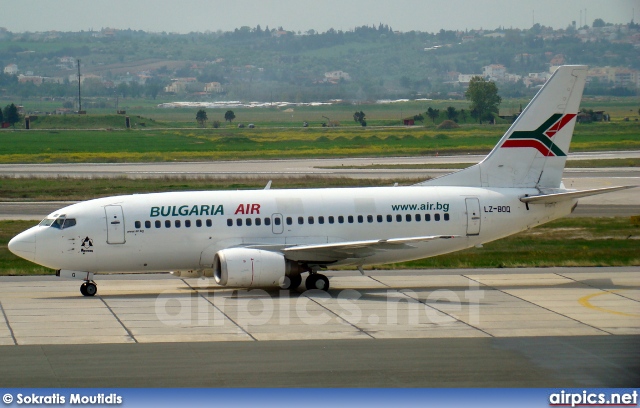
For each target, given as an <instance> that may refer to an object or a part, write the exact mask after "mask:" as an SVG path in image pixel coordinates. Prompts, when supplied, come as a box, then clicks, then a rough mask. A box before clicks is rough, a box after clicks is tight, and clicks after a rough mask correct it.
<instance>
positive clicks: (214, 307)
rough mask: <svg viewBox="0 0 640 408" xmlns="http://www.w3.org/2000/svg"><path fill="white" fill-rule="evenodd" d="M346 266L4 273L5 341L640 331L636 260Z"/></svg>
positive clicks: (0, 292)
mask: <svg viewBox="0 0 640 408" xmlns="http://www.w3.org/2000/svg"><path fill="white" fill-rule="evenodd" d="M341 273H343V272H332V274H333V275H334V276H331V282H332V285H333V286H332V289H331V290H330V291H329V293H319V292H313V291H309V292H304V291H303V290H302V289H301V290H299V291H297V292H293V293H290V292H287V291H282V290H278V289H276V290H270V291H265V290H262V289H256V290H236V289H227V288H221V287H218V286H216V285H214V284H211V280H210V279H194V280H182V279H167V278H166V276H162V275H145V276H142V277H139V276H135V275H133V276H128V275H115V276H108V277H105V279H104V280H103V281H102V280H100V279H99V277H98V278H97V280H98V284H99V294H98V295H97V296H96V297H95V298H83V297H80V295H79V293H78V283H77V282H74V281H71V282H70V281H64V280H58V279H55V278H51V277H24V278H0V283H2V285H0V303H1V304H2V307H3V311H4V314H3V315H2V316H3V317H2V319H0V345H11V344H14V341H13V337H12V334H13V335H14V336H15V338H16V340H17V343H18V344H65V343H68V344H82V343H83V342H86V343H90V344H91V343H131V342H142V343H144V342H149V343H159V342H207V341H254V340H258V341H264V340H311V339H365V338H366V339H373V338H378V339H392V338H398V339H400V338H407V339H411V338H416V339H418V338H447V337H489V336H494V337H521V336H527V337H531V336H534V337H535V336H578V335H585V336H593V335H601V336H609V335H623V334H638V333H639V332H640V319H639V318H638V317H640V300H638V298H640V268H635V269H633V268H620V269H615V268H613V269H612V268H607V269H600V268H590V269H584V268H580V269H579V270H567V268H562V269H561V271H560V273H554V272H553V269H550V268H546V269H540V270H536V269H527V270H525V271H521V270H495V269H494V270H489V271H481V270H473V271H464V270H463V271H459V272H457V273H451V272H450V271H444V272H442V274H440V275H438V274H434V273H433V271H430V273H429V274H424V273H420V272H419V271H409V272H404V273H405V274H406V275H401V274H398V273H397V271H367V275H368V276H360V275H359V274H357V273H355V274H354V273H353V272H351V271H348V272H345V276H340V274H341ZM436 273H437V271H436ZM5 315H6V321H5V319H4V316H5Z"/></svg>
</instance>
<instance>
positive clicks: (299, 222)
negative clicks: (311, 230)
mask: <svg viewBox="0 0 640 408" xmlns="http://www.w3.org/2000/svg"><path fill="white" fill-rule="evenodd" d="M298 224H300V225H302V224H304V217H298Z"/></svg>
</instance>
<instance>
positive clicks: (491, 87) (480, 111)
mask: <svg viewBox="0 0 640 408" xmlns="http://www.w3.org/2000/svg"><path fill="white" fill-rule="evenodd" d="M464 97H465V98H467V99H468V100H470V101H471V107H470V109H471V112H472V115H473V113H474V111H475V116H474V117H476V118H477V119H478V122H479V123H481V124H482V120H483V119H488V118H489V116H490V117H491V118H493V116H494V115H493V114H495V115H497V114H498V111H499V110H498V105H500V102H502V98H500V96H498V87H497V86H496V84H495V82H492V81H487V80H485V79H484V78H482V77H479V76H475V77H473V78H471V81H469V88H468V89H467V91H466V92H465V93H464Z"/></svg>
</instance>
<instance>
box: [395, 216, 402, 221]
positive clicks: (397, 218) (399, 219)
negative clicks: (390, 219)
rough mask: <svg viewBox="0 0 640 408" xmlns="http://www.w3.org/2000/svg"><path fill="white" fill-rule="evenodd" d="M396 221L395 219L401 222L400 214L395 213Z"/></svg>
mask: <svg viewBox="0 0 640 408" xmlns="http://www.w3.org/2000/svg"><path fill="white" fill-rule="evenodd" d="M396 221H397V222H402V215H400V214H397V215H396Z"/></svg>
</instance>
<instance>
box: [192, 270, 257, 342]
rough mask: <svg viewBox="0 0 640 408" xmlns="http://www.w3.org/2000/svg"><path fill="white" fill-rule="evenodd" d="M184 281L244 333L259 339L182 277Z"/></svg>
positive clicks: (254, 339)
mask: <svg viewBox="0 0 640 408" xmlns="http://www.w3.org/2000/svg"><path fill="white" fill-rule="evenodd" d="M180 280H181V281H182V282H184V284H185V285H187V286H188V287H189V288H191V290H193V291H194V292H195V293H196V294H197V295H198V296H199V297H201V298H202V299H204V300H205V301H206V302H207V303H209V304H210V305H211V306H213V308H214V309H216V310H217V311H219V312H220V313H222V315H223V316H224V317H226V318H227V319H229V321H230V322H231V323H233V324H235V325H236V327H238V329H240V330H242V332H243V333H244V334H246V335H247V336H249V337H250V338H251V339H252V340H253V341H258V339H256V338H255V337H254V336H253V335H252V334H251V333H249V332H248V331H247V330H246V329H245V328H244V327H242V326H241V325H240V324H238V322H236V321H235V320H233V319H232V318H231V316H229V315H228V314H226V313H225V312H224V310H222V309H220V308H219V307H218V306H216V304H215V303H213V302H212V301H211V299H209V298H207V297H206V296H203V295H202V294H201V293H200V292H199V291H198V289H196V288H194V287H193V286H191V284H189V282H187V281H186V280H184V279H180Z"/></svg>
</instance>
